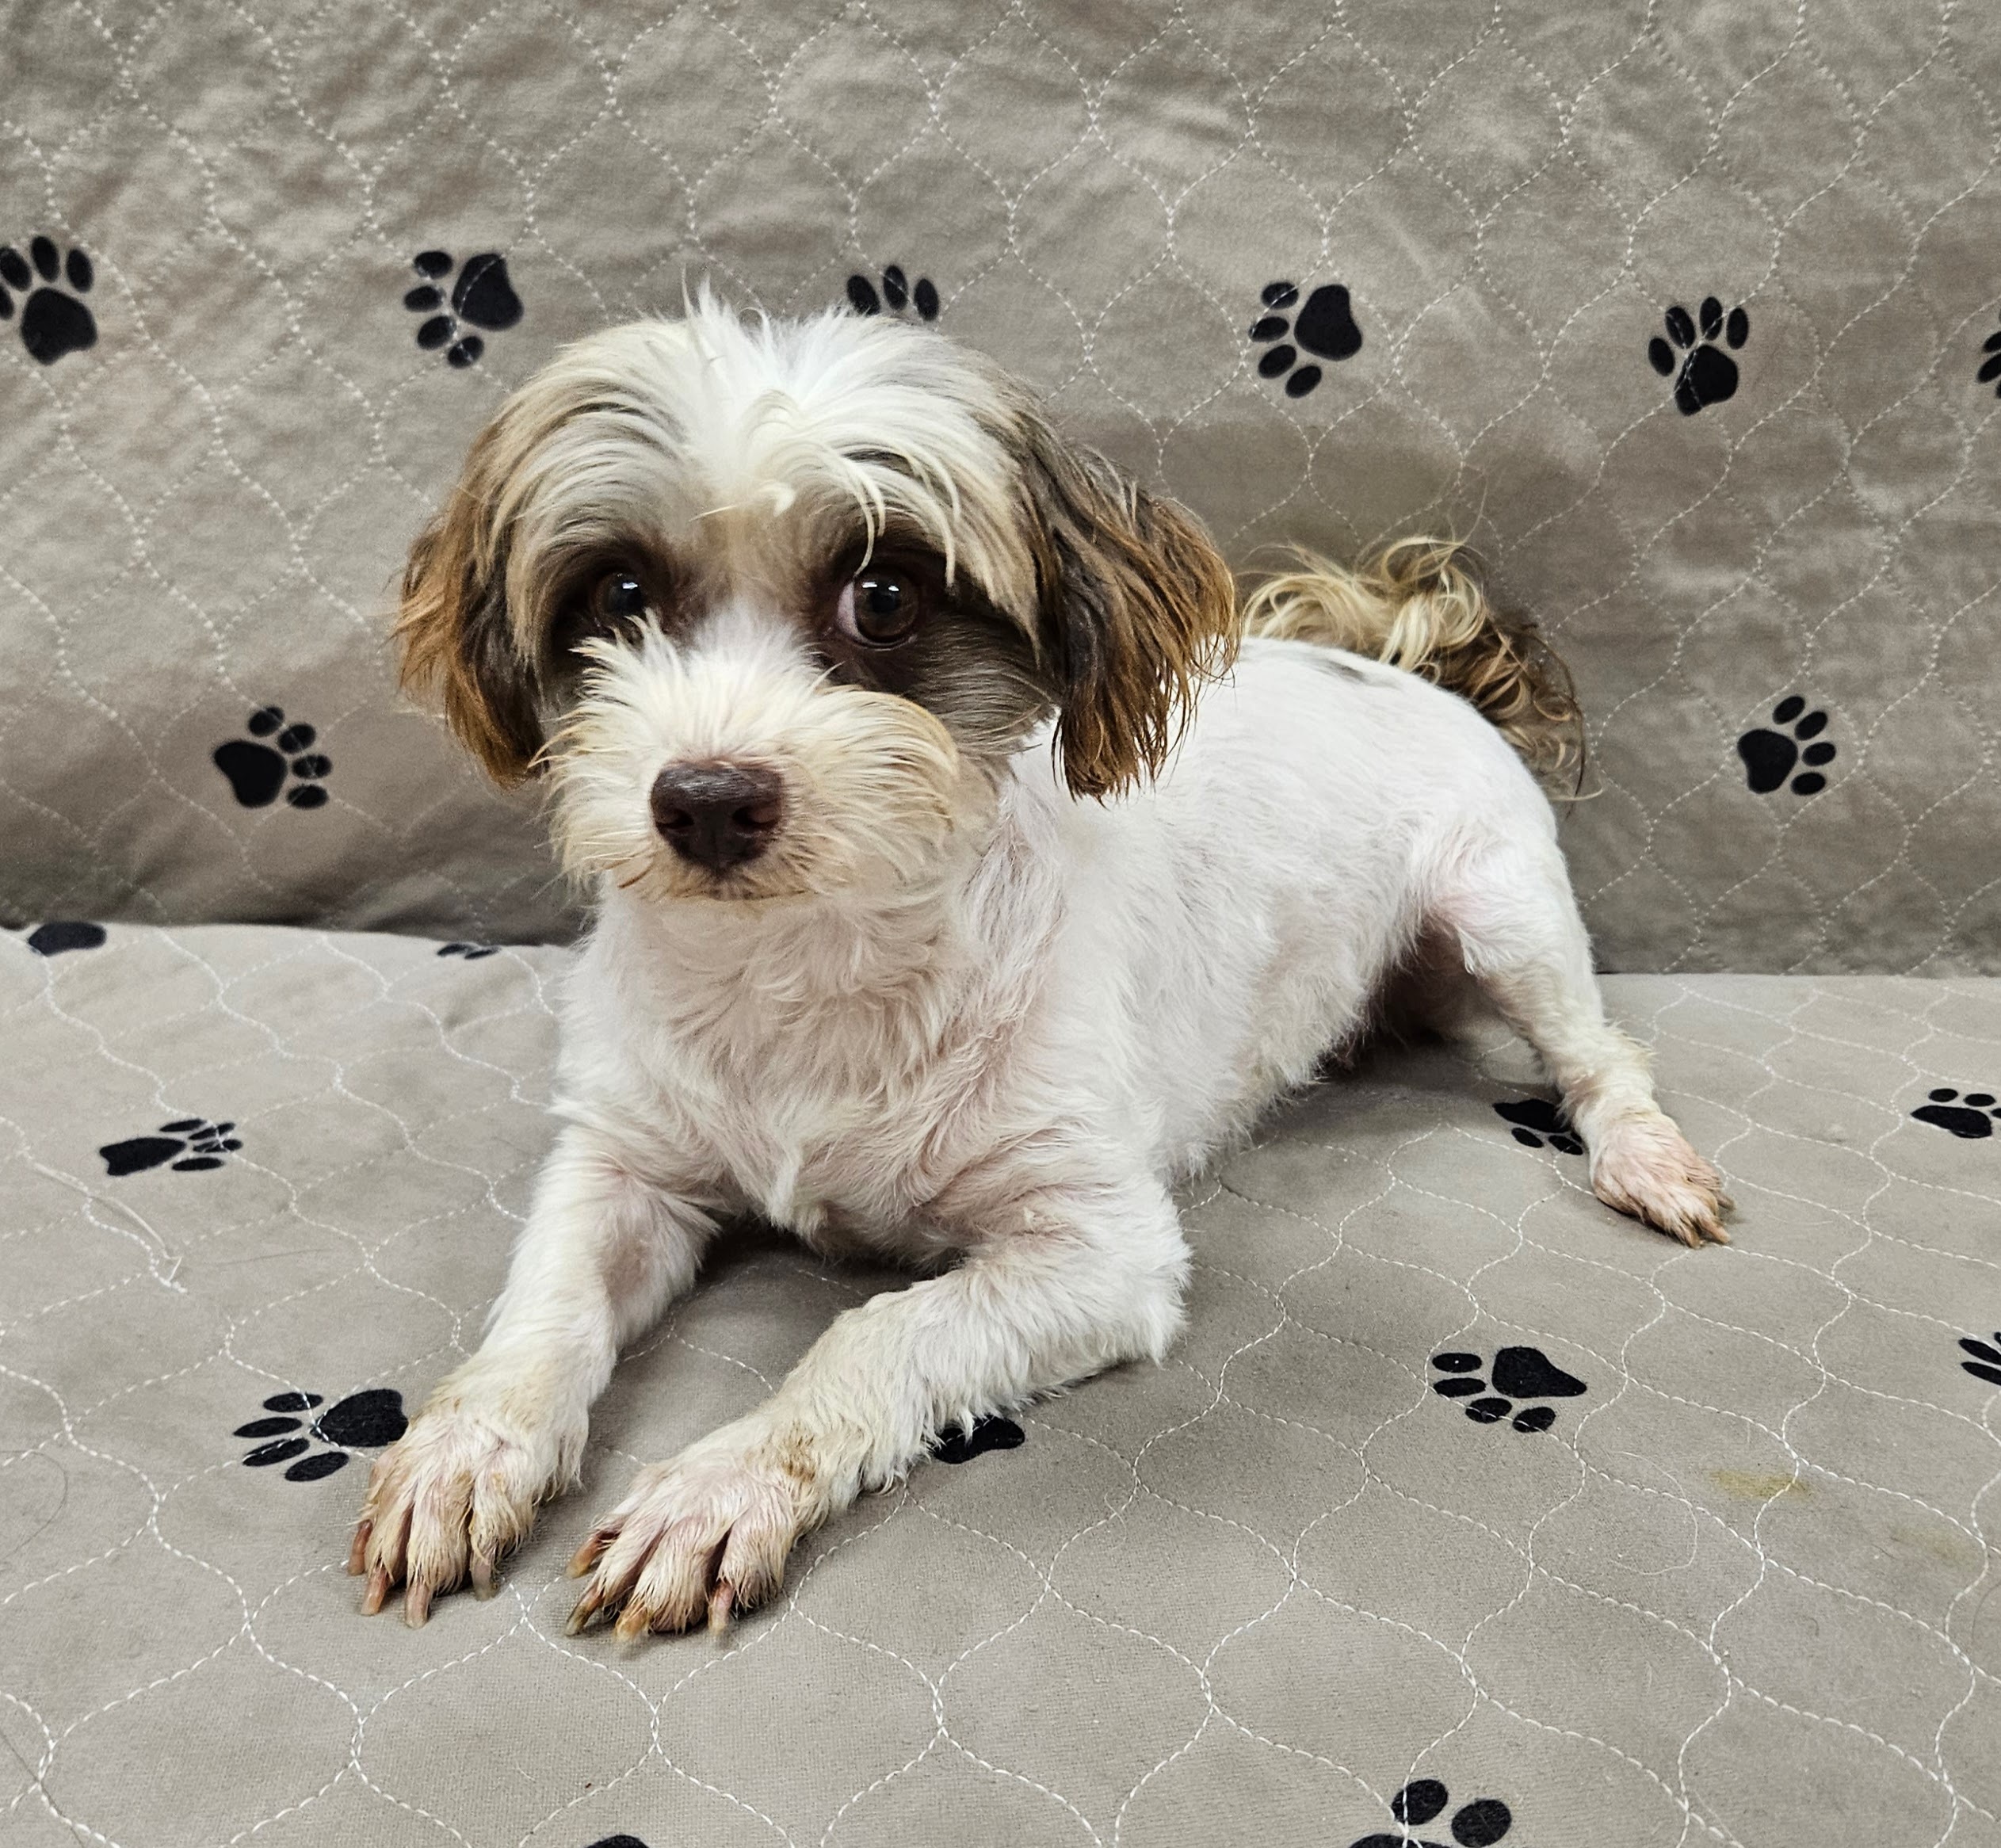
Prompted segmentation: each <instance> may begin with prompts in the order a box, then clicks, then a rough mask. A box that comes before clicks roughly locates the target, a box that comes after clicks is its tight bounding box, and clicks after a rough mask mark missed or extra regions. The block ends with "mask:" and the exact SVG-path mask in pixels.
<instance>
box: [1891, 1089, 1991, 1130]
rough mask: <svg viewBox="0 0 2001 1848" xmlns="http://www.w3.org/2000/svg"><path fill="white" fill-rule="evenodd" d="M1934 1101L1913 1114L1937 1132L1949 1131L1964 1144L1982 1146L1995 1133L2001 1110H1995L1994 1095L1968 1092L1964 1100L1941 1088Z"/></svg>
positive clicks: (1983, 1092) (1931, 1096)
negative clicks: (1980, 1143) (1982, 1142)
mask: <svg viewBox="0 0 2001 1848" xmlns="http://www.w3.org/2000/svg"><path fill="white" fill-rule="evenodd" d="M1930 1098H1931V1101H1930V1102H1929V1103H1926V1104H1920V1105H1919V1106H1918V1107H1917V1109H1915V1110H1913V1111H1912V1112H1911V1115H1912V1116H1914V1117H1916V1118H1917V1120H1918V1121H1919V1122H1920V1123H1929V1124H1931V1126H1932V1127H1933V1128H1934V1129H1945V1130H1949V1131H1950V1132H1952V1134H1953V1135H1954V1136H1957V1137H1959V1139H1960V1140H1961V1141H1962V1142H1981V1141H1984V1140H1986V1139H1987V1138H1988V1136H1991V1135H1992V1134H1993V1133H1994V1124H1995V1118H1996V1117H2001V1110H1997V1109H1995V1107H1994V1094H1993V1093H1992V1092H1991V1091H1969V1092H1968V1093H1967V1094H1966V1095H1965V1097H1961V1095H1960V1094H1959V1093H1958V1092H1957V1091H1956V1090H1949V1089H1947V1088H1946V1086H1943V1085H1941V1086H1939V1087H1938V1090H1935V1091H1933V1092H1931V1093H1930Z"/></svg>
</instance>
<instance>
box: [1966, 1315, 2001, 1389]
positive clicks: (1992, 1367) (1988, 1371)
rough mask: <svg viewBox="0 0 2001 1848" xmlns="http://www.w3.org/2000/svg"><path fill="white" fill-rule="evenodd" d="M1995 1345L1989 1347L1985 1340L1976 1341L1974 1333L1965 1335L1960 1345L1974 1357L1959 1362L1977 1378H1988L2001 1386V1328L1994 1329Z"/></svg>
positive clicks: (1992, 1382)
mask: <svg viewBox="0 0 2001 1848" xmlns="http://www.w3.org/2000/svg"><path fill="white" fill-rule="evenodd" d="M1994 1339H1995V1346H1992V1347H1989V1346H1988V1344H1987V1343H1986V1342H1984V1341H1976V1340H1975V1339H1974V1338H1973V1337H1972V1335H1970V1334H1969V1335H1966V1336H1965V1337H1963V1338H1961V1342H1960V1344H1959V1345H1960V1346H1961V1347H1963V1348H1965V1350H1966V1351H1967V1352H1968V1353H1969V1354H1971V1355H1972V1359H1971V1360H1970V1361H1961V1362H1960V1363H1959V1364H1960V1365H1961V1366H1962V1367H1964V1368H1965V1369H1966V1370H1967V1372H1968V1373H1971V1374H1972V1376H1973V1377H1974V1378H1975V1379H1976V1380H1988V1381H1990V1382H1991V1384H1994V1385H1996V1386H2001V1328H1997V1329H1995V1331H1994Z"/></svg>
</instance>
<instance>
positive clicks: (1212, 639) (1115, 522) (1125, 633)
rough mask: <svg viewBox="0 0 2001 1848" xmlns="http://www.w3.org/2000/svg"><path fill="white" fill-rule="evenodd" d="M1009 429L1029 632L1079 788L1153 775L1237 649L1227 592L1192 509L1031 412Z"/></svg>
mask: <svg viewBox="0 0 2001 1848" xmlns="http://www.w3.org/2000/svg"><path fill="white" fill-rule="evenodd" d="M1019 427H1021V428H1022V430H1023V431H1024V433H1025V439H1026V440H1025V442H1024V443H1023V444H1022V475H1023V481H1024V484H1025V491H1026V494H1027V498H1028V511H1029V539H1030V544H1031V546H1032V548H1033V552H1034V554H1035V566H1036V579H1037V582H1036V592H1037V601H1038V604H1039V609H1038V618H1039V626H1040V640H1041V644H1042V647H1043V648H1044V652H1045V654H1046V655H1047V656H1048V658H1049V659H1050V661H1051V664H1052V668H1053V670H1054V674H1055V678H1056V690H1057V699H1058V701H1059V706H1060V716H1059V717H1058V720H1057V729H1056V738H1057V743H1058V744H1059V745H1060V747H1061V750H1062V754H1063V769H1064V778H1065V780H1066V781H1067V782H1068V784H1069V785H1070V788H1071V791H1072V792H1074V793H1075V794H1077V795H1079V796H1112V795H1116V794H1117V792H1119V791H1120V790H1121V789H1124V788H1126V787H1128V785H1130V784H1132V783H1133V782H1135V781H1137V780H1138V779H1139V778H1140V777H1141V776H1143V775H1144V776H1152V775H1155V774H1157V773H1159V769H1160V768H1161V766H1162V765H1163V764H1164V763H1165V762H1167V754H1168V752H1169V751H1170V750H1172V749H1173V747H1174V740H1175V739H1176V738H1177V737H1178V736H1179V735H1180V732H1181V728H1182V725H1183V724H1185V723H1186V720H1187V718H1188V716H1189V712H1190V708H1191V707H1192V706H1193V701H1194V698H1195V695H1196V693H1197V690H1198V689H1199V687H1200V685H1201V682H1203V681H1205V680H1206V679H1209V678H1212V677H1213V676H1214V675H1215V674H1218V673H1220V672H1221V671H1222V670H1224V668H1225V667H1227V666H1228V665H1229V662H1230V660H1231V658H1232V655H1234V653H1235V647H1236V636H1237V616H1236V587H1235V584H1234V583H1233V582H1232V580H1231V577H1230V569H1229V567H1228V565H1226V564H1225V563H1224V562H1223V559H1222V556H1221V555H1220V553H1219V552H1217V551H1216V548H1215V546H1214V545H1213V544H1211V543H1210V541H1209V535H1208V534H1207V533H1205V532H1204V531H1203V530H1202V528H1201V525H1200V523H1199V522H1198V521H1197V520H1196V518H1195V517H1194V516H1193V514H1190V513H1188V512H1187V511H1186V510H1185V509H1183V508H1181V507H1178V506H1175V505H1174V502H1171V501H1167V500H1162V499H1159V498H1155V496H1154V495H1152V494H1148V493H1147V492H1146V491H1144V489H1142V488H1141V487H1139V486H1138V485H1137V484H1136V483H1134V482H1132V481H1130V480H1128V479H1126V478H1125V476H1124V475H1121V473H1120V472H1118V470H1117V468H1114V467H1113V465H1112V464H1110V463H1109V462H1108V461H1106V459H1105V458H1104V457H1103V456H1100V455H1098V454H1097V453H1096V452H1094V451H1092V450H1088V449H1075V448H1072V447H1071V445H1067V444H1066V443H1065V442H1064V441H1063V440H1062V438H1061V437H1059V436H1058V435H1057V434H1056V432H1055V431H1054V430H1052V428H1051V427H1050V426H1048V424H1047V423H1045V422H1043V421H1042V420H1041V418H1039V417H1037V416H1035V415H1033V414H1029V415H1027V416H1026V417H1025V418H1024V419H1023V420H1022V426H1019Z"/></svg>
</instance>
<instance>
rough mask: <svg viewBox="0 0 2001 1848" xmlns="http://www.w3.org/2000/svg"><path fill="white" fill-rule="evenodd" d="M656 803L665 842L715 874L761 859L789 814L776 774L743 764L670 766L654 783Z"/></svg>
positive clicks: (657, 824) (656, 818) (655, 821)
mask: <svg viewBox="0 0 2001 1848" xmlns="http://www.w3.org/2000/svg"><path fill="white" fill-rule="evenodd" d="M652 805H653V825H654V827H656V828H657V829H659V832H660V838H662V839H663V840H664V841H665V842H666V843H667V845H668V846H670V847H671V848H673V849H674V851H675V852H676V853H678V854H679V855H680V856H681V857H682V859H684V860H686V861H692V862H693V864H694V865H697V866H706V867H707V868H708V869H709V870H710V871H711V872H726V871H727V869H729V868H731V867H732V866H740V865H743V862H744V861H747V860H754V859H756V858H757V857H758V855H759V854H760V853H762V852H763V851H764V850H765V849H766V847H767V846H769V845H770V843H771V837H772V836H773V834H776V833H777V831H778V823H779V819H780V818H781V816H782V815H784V813H785V802H784V800H783V786H782V785H781V783H780V781H779V780H778V775H777V772H776V771H774V770H766V769H754V768H751V767H750V766H745V765H742V764H715V763H709V764H670V765H668V766H667V767H666V769H664V770H663V771H662V772H661V773H659V776H657V777H655V778H654V779H653V796H652Z"/></svg>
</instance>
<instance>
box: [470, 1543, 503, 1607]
mask: <svg viewBox="0 0 2001 1848" xmlns="http://www.w3.org/2000/svg"><path fill="white" fill-rule="evenodd" d="M499 1589H500V1586H499V1583H498V1579H497V1578H496V1576H495V1572H494V1563H493V1555H492V1554H491V1553H475V1554H474V1555H473V1556H472V1595H473V1596H474V1597H475V1598H491V1597H492V1596H493V1594H495V1592H496V1591H498V1590H499Z"/></svg>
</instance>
